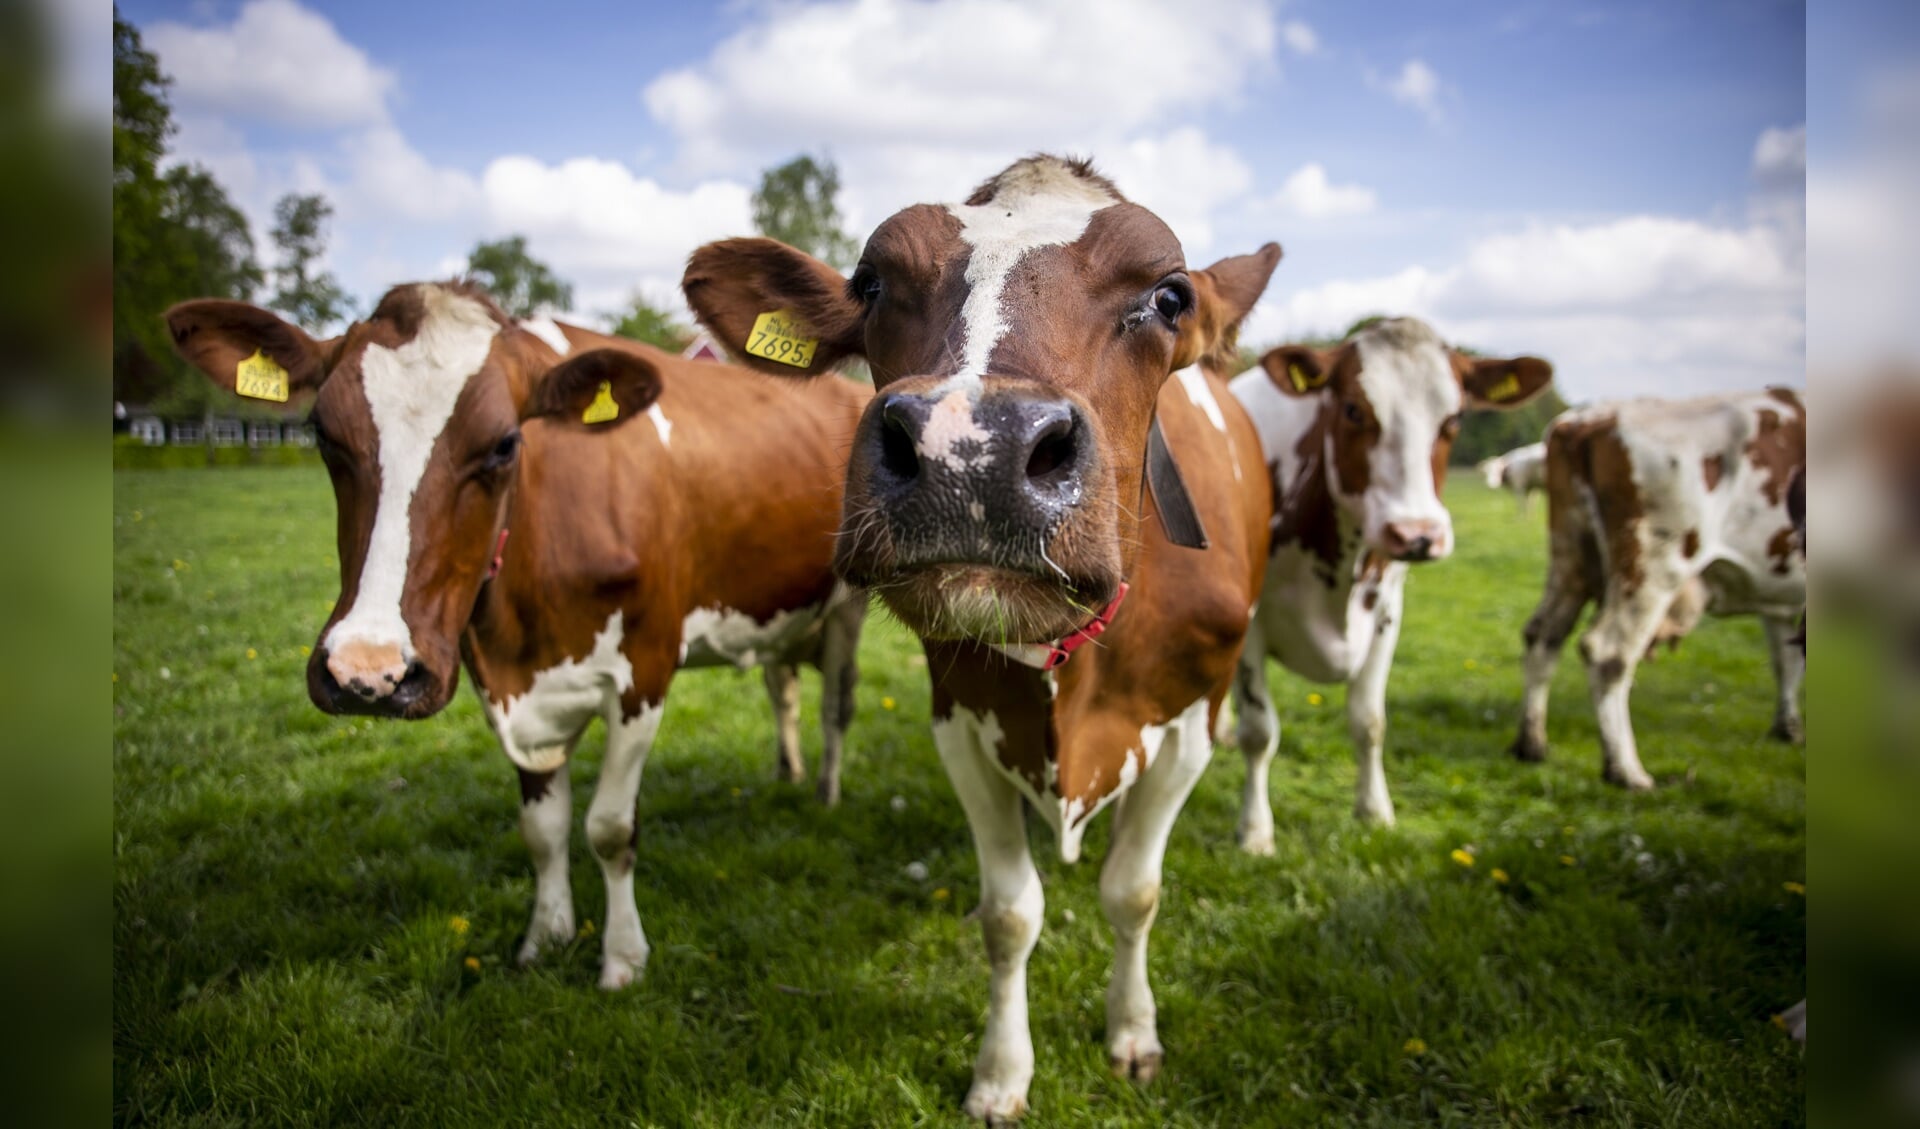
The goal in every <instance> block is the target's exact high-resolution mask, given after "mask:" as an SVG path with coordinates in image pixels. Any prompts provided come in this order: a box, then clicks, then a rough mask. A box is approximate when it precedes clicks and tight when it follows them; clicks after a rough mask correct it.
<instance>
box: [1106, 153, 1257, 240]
mask: <svg viewBox="0 0 1920 1129" xmlns="http://www.w3.org/2000/svg"><path fill="white" fill-rule="evenodd" d="M1101 156H1102V159H1101V162H1100V168H1101V170H1102V171H1103V172H1105V173H1106V174H1107V175H1108V176H1110V177H1112V178H1113V181H1114V183H1115V184H1117V185H1119V186H1120V191H1122V192H1124V193H1126V194H1127V198H1128V199H1130V200H1132V201H1134V202H1135V203H1137V204H1140V205H1141V206H1143V207H1145V208H1148V209H1151V210H1152V211H1153V212H1154V213H1155V214H1156V215H1158V216H1159V217H1160V218H1161V219H1163V220H1165V221H1166V222H1167V226H1168V227H1170V228H1172V229H1173V233H1174V234H1175V235H1177V236H1179V237H1180V242H1181V245H1182V247H1184V248H1185V249H1186V251H1187V253H1188V254H1189V255H1193V254H1196V253H1202V252H1206V251H1208V250H1210V249H1211V248H1212V246H1213V239H1214V233H1213V219H1212V216H1213V213H1214V211H1215V210H1216V209H1217V208H1219V207H1220V206H1221V205H1222V204H1225V203H1227V202H1229V201H1231V200H1235V199H1238V198H1239V197H1240V196H1242V195H1244V194H1245V193H1246V192H1247V190H1248V189H1249V188H1251V187H1252V186H1253V172H1252V170H1251V169H1249V168H1247V165H1246V162H1244V161H1242V160H1241V159H1240V157H1239V155H1238V154H1237V153H1235V152H1234V151H1233V150H1232V149H1230V148H1228V147H1226V146H1224V145H1216V144H1214V143H1213V142H1211V141H1209V140H1207V137H1206V135H1205V134H1204V133H1202V132H1200V131H1199V130H1198V129H1194V128H1192V127H1190V126H1184V127H1182V128H1180V129H1176V130H1174V131H1173V132H1171V133H1168V134H1166V135H1165V136H1162V137H1147V138H1140V139H1138V140H1135V141H1132V142H1129V143H1127V144H1126V145H1123V146H1118V147H1116V148H1113V149H1111V150H1108V151H1107V152H1106V153H1104V154H1102V155H1101ZM1250 249H1251V248H1249V250H1250ZM1193 265H1194V266H1199V265H1201V264H1199V263H1195V264H1193Z"/></svg>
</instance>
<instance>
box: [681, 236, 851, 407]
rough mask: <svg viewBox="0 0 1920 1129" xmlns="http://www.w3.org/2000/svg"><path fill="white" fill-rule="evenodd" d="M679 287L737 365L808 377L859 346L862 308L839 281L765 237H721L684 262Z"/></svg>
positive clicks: (824, 266) (815, 262)
mask: <svg viewBox="0 0 1920 1129" xmlns="http://www.w3.org/2000/svg"><path fill="white" fill-rule="evenodd" d="M680 288H681V290H683V291H684V292H685V293H686V296H687V305H688V306H690V307H692V309H693V315H694V317H696V318H698V319H699V321H700V324H701V325H703V326H705V327H706V330H707V332H709V333H711V334H713V336H714V338H715V339H716V340H718V341H719V342H720V344H721V345H723V346H724V347H725V348H726V351H727V355H728V356H729V357H732V358H733V359H734V360H736V361H738V362H739V363H741V364H744V365H747V366H749V367H751V368H757V369H759V370H760V371H762V372H767V373H772V374H774V375H776V376H802V375H804V376H812V375H814V374H816V373H822V372H826V371H828V370H829V369H831V368H833V367H834V366H835V365H837V364H839V363H840V362H841V361H843V360H845V359H847V358H848V357H852V356H859V355H861V353H862V352H863V349H864V338H863V335H862V326H863V322H864V321H865V316H866V310H865V308H864V307H862V306H861V304H860V303H859V302H858V301H856V300H855V299H854V298H853V296H852V295H850V294H848V293H847V280H846V279H844V278H842V277H840V273H839V272H838V271H836V270H834V269H833V268H832V267H830V266H828V265H827V264H825V263H823V262H821V261H820V260H818V259H816V258H814V257H813V256H812V255H809V254H807V253H806V252H804V251H796V250H794V249H793V248H792V247H789V246H787V245H786V244H784V243H780V242H778V241H776V240H772V239H723V240H721V241H720V242H718V243H709V244H707V245H706V246H704V247H701V248H700V249H698V250H696V251H695V252H694V253H693V255H692V256H691V257H690V258H688V260H687V273H686V274H685V275H684V276H682V277H681V280H680Z"/></svg>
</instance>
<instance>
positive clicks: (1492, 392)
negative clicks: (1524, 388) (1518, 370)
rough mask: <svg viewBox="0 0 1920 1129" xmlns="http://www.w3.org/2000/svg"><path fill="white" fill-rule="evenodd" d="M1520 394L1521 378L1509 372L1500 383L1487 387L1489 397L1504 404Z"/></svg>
mask: <svg viewBox="0 0 1920 1129" xmlns="http://www.w3.org/2000/svg"><path fill="white" fill-rule="evenodd" d="M1519 394H1520V378H1519V377H1517V376H1515V375H1513V374H1512V373H1508V374H1507V375H1505V376H1503V377H1501V378H1500V383H1498V384H1496V385H1494V386H1493V387H1492V388H1489V389H1487V399H1489V400H1492V401H1493V402H1494V403H1496V404H1504V403H1506V402H1507V401H1508V400H1511V399H1513V398H1514V397H1515V396H1518V395H1519Z"/></svg>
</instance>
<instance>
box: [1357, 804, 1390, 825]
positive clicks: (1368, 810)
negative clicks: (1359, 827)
mask: <svg viewBox="0 0 1920 1129" xmlns="http://www.w3.org/2000/svg"><path fill="white" fill-rule="evenodd" d="M1353 818H1355V819H1357V820H1359V821H1360V822H1361V823H1365V824H1368V825H1370V826H1373V827H1392V826H1393V824H1394V818H1393V804H1392V803H1387V804H1384V805H1382V804H1355V805H1353Z"/></svg>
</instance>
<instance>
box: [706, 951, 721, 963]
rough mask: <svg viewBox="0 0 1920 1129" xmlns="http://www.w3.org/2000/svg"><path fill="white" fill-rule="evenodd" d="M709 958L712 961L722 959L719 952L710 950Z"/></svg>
mask: <svg viewBox="0 0 1920 1129" xmlns="http://www.w3.org/2000/svg"><path fill="white" fill-rule="evenodd" d="M707 959H708V960H710V961H711V960H719V959H720V954H719V953H714V952H709V953H708V954H707Z"/></svg>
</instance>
